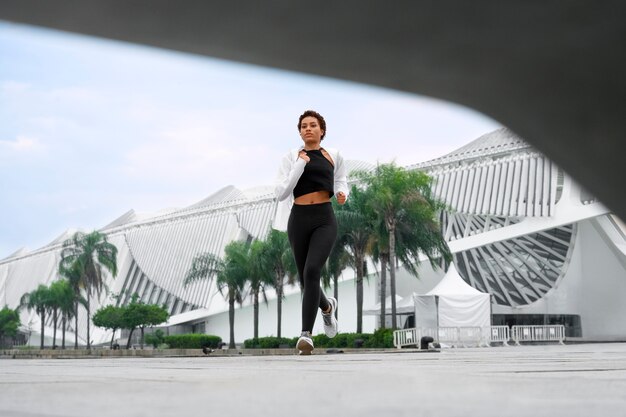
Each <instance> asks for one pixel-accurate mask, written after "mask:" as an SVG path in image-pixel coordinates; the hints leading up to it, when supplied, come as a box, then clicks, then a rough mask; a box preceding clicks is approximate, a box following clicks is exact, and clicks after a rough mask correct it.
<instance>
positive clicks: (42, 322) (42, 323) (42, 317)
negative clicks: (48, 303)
mask: <svg viewBox="0 0 626 417" xmlns="http://www.w3.org/2000/svg"><path fill="white" fill-rule="evenodd" d="M40 312H41V347H40V349H41V350H43V337H44V328H43V326H44V322H45V321H46V310H45V309H43V308H42V309H41V310H40Z"/></svg>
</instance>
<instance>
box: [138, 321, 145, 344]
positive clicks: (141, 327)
mask: <svg viewBox="0 0 626 417" xmlns="http://www.w3.org/2000/svg"><path fill="white" fill-rule="evenodd" d="M144 327H145V326H140V327H139V328H140V329H141V340H140V341H139V346H140V347H141V349H142V350H143V329H144Z"/></svg>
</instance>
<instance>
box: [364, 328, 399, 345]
mask: <svg viewBox="0 0 626 417" xmlns="http://www.w3.org/2000/svg"><path fill="white" fill-rule="evenodd" d="M363 347H366V348H392V347H394V346H393V329H377V330H376V331H374V334H372V335H371V337H370V338H369V339H368V340H367V341H366V342H365V343H364V344H363Z"/></svg>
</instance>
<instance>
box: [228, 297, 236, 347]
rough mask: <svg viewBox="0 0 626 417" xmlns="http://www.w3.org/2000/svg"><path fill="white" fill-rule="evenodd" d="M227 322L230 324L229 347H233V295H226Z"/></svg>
mask: <svg viewBox="0 0 626 417" xmlns="http://www.w3.org/2000/svg"><path fill="white" fill-rule="evenodd" d="M228 324H229V326H230V340H229V342H228V348H229V349H235V347H236V346H235V297H228Z"/></svg>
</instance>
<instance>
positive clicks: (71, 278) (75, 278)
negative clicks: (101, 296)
mask: <svg viewBox="0 0 626 417" xmlns="http://www.w3.org/2000/svg"><path fill="white" fill-rule="evenodd" d="M80 263H81V261H80V260H77V261H76V262H74V263H73V264H71V265H70V267H69V268H65V269H62V270H60V271H59V272H60V273H61V275H62V276H63V277H64V278H66V280H67V283H68V286H69V287H70V289H71V290H72V308H71V309H68V310H65V318H66V319H68V320H69V319H71V318H72V317H74V349H78V305H79V304H80V305H82V306H83V307H84V308H85V310H86V309H87V300H86V299H85V298H84V297H83V296H82V295H81V287H82V274H83V272H82V271H83V269H84V268H83V267H82V265H81V264H80ZM63 341H65V328H64V331H63Z"/></svg>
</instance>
